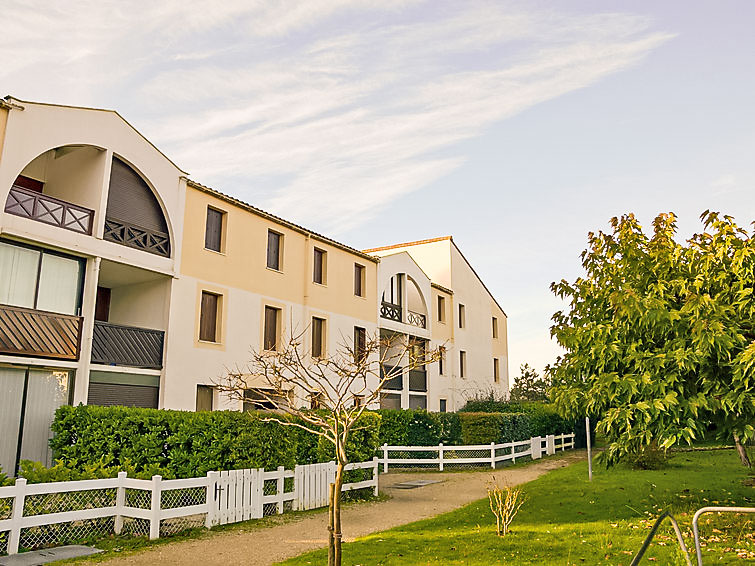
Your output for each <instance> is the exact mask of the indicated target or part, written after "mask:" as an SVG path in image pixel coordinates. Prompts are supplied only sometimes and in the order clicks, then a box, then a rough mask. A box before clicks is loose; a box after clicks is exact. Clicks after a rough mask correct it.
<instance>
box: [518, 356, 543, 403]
mask: <svg viewBox="0 0 755 566" xmlns="http://www.w3.org/2000/svg"><path fill="white" fill-rule="evenodd" d="M519 371H520V375H519V377H517V378H516V380H515V381H514V386H513V387H512V388H511V391H510V398H511V400H512V401H547V400H548V390H549V389H550V380H549V379H548V377H547V376H545V377H540V376H539V375H538V373H537V372H536V371H535V369H534V368H533V367H531V366H530V365H529V364H522V365H521V367H520V368H519Z"/></svg>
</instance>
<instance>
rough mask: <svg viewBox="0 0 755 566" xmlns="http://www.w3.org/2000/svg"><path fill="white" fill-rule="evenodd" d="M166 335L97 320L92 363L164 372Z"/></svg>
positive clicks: (147, 329)
mask: <svg viewBox="0 0 755 566" xmlns="http://www.w3.org/2000/svg"><path fill="white" fill-rule="evenodd" d="M164 340H165V332H163V331H162V330H152V329H149V328H139V327H136V326H124V325H121V324H112V323H109V322H101V321H95V323H94V337H93V340H92V363H95V364H104V365H109V366H130V367H137V368H147V369H162V367H163V342H164Z"/></svg>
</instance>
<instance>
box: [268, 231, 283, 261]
mask: <svg viewBox="0 0 755 566" xmlns="http://www.w3.org/2000/svg"><path fill="white" fill-rule="evenodd" d="M280 240H281V235H280V234H278V233H277V232H273V231H272V230H269V231H268V232H267V266H268V267H269V268H270V269H276V270H278V271H280Z"/></svg>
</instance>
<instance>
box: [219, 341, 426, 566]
mask: <svg viewBox="0 0 755 566" xmlns="http://www.w3.org/2000/svg"><path fill="white" fill-rule="evenodd" d="M305 335H306V332H302V333H300V334H297V335H295V336H292V337H291V339H290V340H289V341H288V342H287V343H284V344H281V346H280V347H279V348H278V349H277V350H273V351H254V350H253V351H252V352H251V360H250V361H249V362H248V363H247V364H246V366H244V367H238V368H236V369H235V370H232V371H228V372H227V373H226V375H225V376H223V377H222V378H220V379H218V380H216V383H215V385H216V386H217V388H218V389H219V390H220V391H222V392H225V393H226V394H227V395H228V396H229V397H230V398H232V399H237V400H241V401H245V402H249V400H250V398H249V394H248V393H245V392H248V391H249V390H253V391H254V393H255V399H256V402H257V404H258V405H260V406H264V407H265V408H268V409H273V412H271V413H270V415H269V416H268V417H267V420H270V421H274V422H277V423H280V424H281V425H284V426H293V427H298V428H301V429H304V430H306V431H308V432H311V433H312V434H315V435H317V436H319V437H321V438H323V439H325V440H326V441H328V442H330V443H332V444H333V446H334V448H335V455H336V476H335V482H334V483H332V484H331V485H330V486H329V504H328V531H329V533H328V565H329V566H340V564H341V537H342V531H341V488H342V486H343V483H344V466H345V465H346V464H348V457H347V454H346V443H347V441H348V439H349V434H350V433H351V432H352V431H355V430H359V428H360V426H359V425H358V423H357V421H358V420H359V417H360V416H362V414H363V413H364V412H365V411H366V410H367V409H368V408H371V407H372V408H374V407H376V406H379V402H380V396H381V392H382V390H383V388H384V387H385V385H386V384H387V383H388V382H389V381H391V380H393V379H396V378H397V377H399V376H401V375H402V374H403V373H404V372H406V371H411V370H414V369H418V368H421V367H424V366H427V365H428V364H430V363H432V362H434V361H436V360H438V358H439V357H440V351H439V350H438V349H435V350H432V351H431V350H428V348H427V346H426V344H427V343H426V342H425V341H416V340H412V339H411V338H409V337H407V336H406V335H403V334H390V335H386V336H382V337H381V336H380V335H375V336H367V335H366V333H364V332H361V333H359V332H358V333H355V337H354V343H353V344H351V343H349V341H347V340H344V339H342V340H341V344H340V345H339V347H338V348H337V351H336V352H334V353H333V354H332V355H327V354H323V355H320V356H313V355H312V354H311V351H310V349H309V348H306V347H305V346H304V342H305V340H304V339H305ZM314 407H317V408H322V409H327V411H313V410H311V409H312V408H314ZM284 415H289V416H293V417H294V419H289V418H286V417H285V416H284Z"/></svg>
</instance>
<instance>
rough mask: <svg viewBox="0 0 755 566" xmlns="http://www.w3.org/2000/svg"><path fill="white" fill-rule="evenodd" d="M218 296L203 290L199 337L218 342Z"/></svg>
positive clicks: (206, 340)
mask: <svg viewBox="0 0 755 566" xmlns="http://www.w3.org/2000/svg"><path fill="white" fill-rule="evenodd" d="M217 326H218V296H217V295H214V294H212V293H207V292H205V291H202V305H201V307H200V313H199V339H200V340H204V341H205V342H217Z"/></svg>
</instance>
